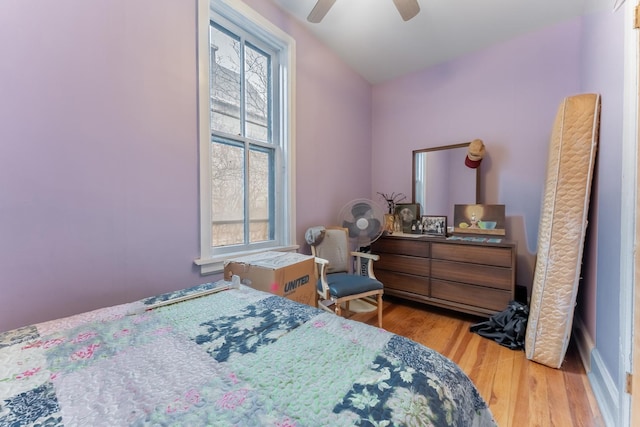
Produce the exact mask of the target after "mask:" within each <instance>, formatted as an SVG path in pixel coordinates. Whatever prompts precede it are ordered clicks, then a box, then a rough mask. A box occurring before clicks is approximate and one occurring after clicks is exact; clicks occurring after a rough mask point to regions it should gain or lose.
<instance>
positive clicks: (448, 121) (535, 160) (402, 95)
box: [372, 19, 581, 288]
mask: <svg viewBox="0 0 640 427" xmlns="http://www.w3.org/2000/svg"><path fill="white" fill-rule="evenodd" d="M580 30H581V20H580V19H575V20H571V21H568V22H565V23H562V24H559V25H556V26H554V27H550V28H548V29H545V30H543V31H538V32H535V33H531V34H528V35H525V36H522V37H519V38H517V39H514V40H511V41H508V42H506V43H502V44H500V45H497V46H494V47H491V48H489V49H485V50H482V51H479V52H476V53H473V54H470V55H466V56H464V57H462V58H460V59H457V60H453V61H450V62H447V63H445V64H442V65H438V66H435V67H431V68H429V69H426V70H423V71H419V72H416V73H413V74H410V75H407V76H405V77H402V78H399V79H396V80H393V81H390V82H388V83H385V84H380V85H377V86H376V87H374V90H373V144H372V146H373V150H372V151H373V153H374V156H373V171H374V173H373V179H372V182H373V191H381V192H385V193H386V192H392V191H396V192H398V191H400V192H403V193H405V194H407V195H410V194H411V160H412V158H411V152H412V150H416V149H420V148H427V147H435V146H440V145H449V144H457V143H461V142H468V141H471V140H473V139H475V138H480V139H482V140H483V141H484V143H485V146H486V150H487V152H486V155H485V158H484V159H483V161H482V164H481V176H482V178H481V179H482V186H481V187H482V191H481V193H482V201H483V202H484V203H489V204H505V205H506V215H507V217H508V221H507V233H508V238H509V239H511V240H514V241H516V242H517V243H518V254H519V257H518V284H520V285H523V286H527V287H528V288H530V287H531V282H532V279H533V265H534V259H535V252H536V245H537V238H538V222H539V216H540V204H541V197H542V193H543V187H544V180H545V174H546V164H547V151H548V145H549V138H550V134H551V128H552V126H553V120H554V118H555V115H556V112H557V109H558V107H559V105H560V102H561V101H562V99H563V98H564V97H566V96H569V95H573V94H575V93H578V92H579V91H580V75H581V70H580Z"/></svg>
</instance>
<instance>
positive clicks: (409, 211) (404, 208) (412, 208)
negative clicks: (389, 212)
mask: <svg viewBox="0 0 640 427" xmlns="http://www.w3.org/2000/svg"><path fill="white" fill-rule="evenodd" d="M394 213H395V215H396V216H397V217H398V219H399V220H400V224H401V226H402V232H403V233H411V224H412V223H413V221H415V220H419V219H420V205H419V204H417V203H398V204H396V209H395V212H394Z"/></svg>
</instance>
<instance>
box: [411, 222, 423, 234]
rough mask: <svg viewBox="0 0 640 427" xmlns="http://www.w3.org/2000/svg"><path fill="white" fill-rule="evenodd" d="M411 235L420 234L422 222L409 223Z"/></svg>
mask: <svg viewBox="0 0 640 427" xmlns="http://www.w3.org/2000/svg"><path fill="white" fill-rule="evenodd" d="M411 234H422V221H420V220H419V219H414V220H413V221H411Z"/></svg>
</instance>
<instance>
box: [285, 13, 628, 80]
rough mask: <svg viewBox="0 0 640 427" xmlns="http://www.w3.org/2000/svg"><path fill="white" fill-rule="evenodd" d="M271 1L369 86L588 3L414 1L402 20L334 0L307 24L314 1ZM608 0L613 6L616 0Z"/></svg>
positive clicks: (536, 26)
mask: <svg viewBox="0 0 640 427" xmlns="http://www.w3.org/2000/svg"><path fill="white" fill-rule="evenodd" d="M273 1H274V2H275V3H276V4H278V5H279V6H280V7H282V8H283V9H284V10H286V11H287V12H289V13H290V14H291V15H293V16H294V17H295V18H297V19H298V20H299V21H300V22H302V23H303V24H304V25H305V26H306V27H307V28H308V29H309V30H310V31H311V32H312V33H314V34H315V35H316V36H317V37H318V38H319V39H320V40H322V41H323V42H324V43H325V44H326V45H327V46H329V47H330V48H331V49H332V50H333V51H335V52H336V53H337V54H338V55H339V56H340V57H341V58H342V59H343V60H344V61H345V62H346V63H347V64H349V65H350V66H351V67H352V68H353V69H355V70H356V71H357V72H358V73H360V74H361V75H362V76H363V77H364V78H365V79H367V80H368V81H369V82H370V83H372V84H376V83H381V82H383V81H385V80H389V79H392V78H395V77H398V76H401V75H404V74H407V73H410V72H412V71H416V70H419V69H422V68H425V67H429V66H432V65H435V64H438V63H441V62H444V61H447V60H450V59H453V58H455V57H458V56H461V55H464V54H467V53H469V52H473V51H476V50H479V49H482V48H485V47H488V46H491V45H493V44H496V43H499V42H502V41H505V40H508V39H511V38H513V37H516V36H518V35H521V34H525V33H527V32H531V31H535V30H538V29H541V28H543V27H546V26H549V25H553V24H555V23H558V22H561V21H564V20H567V19H570V18H573V17H576V16H580V15H582V14H584V13H585V12H587V9H588V8H589V6H588V5H589V4H593V3H594V0H419V4H420V13H419V14H418V15H417V16H416V17H415V18H413V19H411V20H410V21H407V22H405V21H403V20H402V18H400V14H399V13H398V11H397V10H396V9H395V6H394V4H393V1H392V0H336V3H335V4H334V5H333V7H332V8H331V10H329V12H328V13H327V15H326V16H325V17H324V19H323V20H322V22H320V23H319V24H311V23H309V22H307V20H306V18H307V15H308V14H309V12H310V11H311V9H312V8H313V6H314V5H315V3H316V0H273ZM610 1H611V6H612V8H613V5H614V3H616V2H620V0H610ZM596 3H597V2H596ZM599 3H600V4H602V1H600V2H599Z"/></svg>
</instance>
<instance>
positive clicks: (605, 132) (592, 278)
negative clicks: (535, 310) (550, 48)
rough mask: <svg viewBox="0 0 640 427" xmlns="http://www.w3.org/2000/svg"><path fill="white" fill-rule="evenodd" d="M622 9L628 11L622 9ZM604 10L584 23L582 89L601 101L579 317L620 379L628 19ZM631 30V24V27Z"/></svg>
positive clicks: (589, 16)
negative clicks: (597, 95) (593, 93)
mask: <svg viewBox="0 0 640 427" xmlns="http://www.w3.org/2000/svg"><path fill="white" fill-rule="evenodd" d="M623 9H624V8H623ZM623 9H620V10H619V11H618V12H616V13H611V11H610V10H606V11H605V12H602V13H592V14H589V15H586V16H585V18H584V24H583V27H584V30H583V38H582V42H581V51H582V88H583V90H584V91H585V92H597V93H600V94H601V96H602V110H601V114H600V144H599V147H598V155H597V165H596V175H595V177H594V179H595V185H594V188H593V191H594V192H593V197H592V199H591V201H592V203H591V212H590V214H592V215H591V217H590V218H589V220H590V223H589V227H590V230H589V233H590V237H591V239H590V243H591V244H590V245H588V246H587V247H586V252H585V259H584V264H583V265H584V268H583V277H584V279H583V282H582V284H581V289H580V293H579V295H578V297H579V299H578V304H579V306H580V307H581V310H580V313H581V318H582V319H583V321H584V323H585V326H586V327H587V329H588V330H589V331H590V333H591V337H592V338H593V339H594V340H595V342H596V347H597V349H598V353H599V355H600V357H601V358H602V361H603V362H604V364H605V365H606V367H607V370H608V371H609V373H610V374H611V375H612V376H613V377H614V378H616V376H617V375H618V373H619V369H620V362H621V359H622V358H624V357H626V356H625V355H624V354H621V352H620V333H621V329H620V322H621V319H620V292H621V288H620V286H621V284H620V248H621V204H622V198H623V197H628V198H632V197H633V195H624V196H623V195H622V192H621V191H622V173H621V170H622V133H623V132H622V130H623V120H622V116H623V102H624V100H623V94H624V43H625V42H624V25H625V21H624V13H623ZM627 25H628V24H627Z"/></svg>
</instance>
